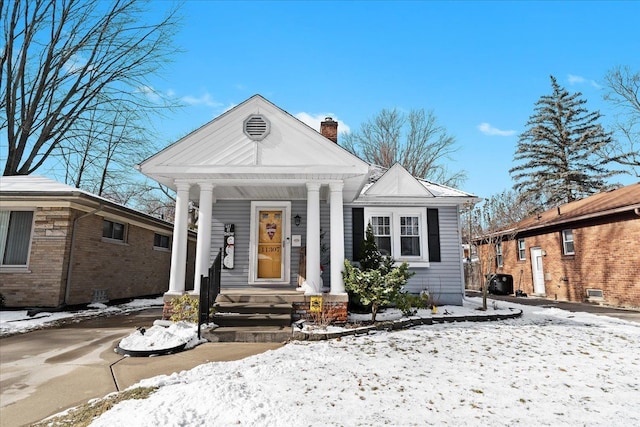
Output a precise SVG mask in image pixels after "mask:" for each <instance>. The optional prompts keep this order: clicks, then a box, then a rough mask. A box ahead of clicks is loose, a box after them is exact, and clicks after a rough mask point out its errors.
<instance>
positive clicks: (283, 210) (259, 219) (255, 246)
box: [249, 202, 291, 285]
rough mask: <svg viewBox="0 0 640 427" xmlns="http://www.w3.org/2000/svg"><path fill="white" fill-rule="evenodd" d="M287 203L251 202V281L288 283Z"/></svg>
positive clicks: (289, 208) (288, 224) (288, 238)
mask: <svg viewBox="0 0 640 427" xmlns="http://www.w3.org/2000/svg"><path fill="white" fill-rule="evenodd" d="M290 212H291V203H290V202H252V203H251V245H250V247H251V253H250V258H251V259H250V262H251V265H250V267H249V269H250V271H249V283H250V284H258V285H259V284H267V285H268V284H273V285H283V284H289V277H290V271H289V265H290V260H291V258H290V254H289V242H290V234H291V224H290V223H289V218H290Z"/></svg>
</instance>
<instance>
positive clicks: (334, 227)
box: [329, 182, 345, 294]
mask: <svg viewBox="0 0 640 427" xmlns="http://www.w3.org/2000/svg"><path fill="white" fill-rule="evenodd" d="M342 187H344V183H343V182H332V183H330V184H329V189H330V190H331V196H330V198H329V201H330V203H331V207H330V209H331V210H330V214H331V216H330V221H331V293H332V294H344V293H345V290H344V280H343V278H342V271H343V270H344V212H343V211H342Z"/></svg>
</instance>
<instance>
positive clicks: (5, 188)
mask: <svg viewBox="0 0 640 427" xmlns="http://www.w3.org/2000/svg"><path fill="white" fill-rule="evenodd" d="M0 191H1V192H3V193H4V192H11V193H78V192H79V193H84V194H87V195H90V196H94V197H97V196H95V195H94V194H91V193H89V192H87V191H84V190H80V189H79V188H75V187H72V186H70V185H67V184H63V183H61V182H58V181H54V180H53V179H49V178H47V177H44V176H39V175H16V176H3V177H1V178H0Z"/></svg>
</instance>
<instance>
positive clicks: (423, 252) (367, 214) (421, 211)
mask: <svg viewBox="0 0 640 427" xmlns="http://www.w3.org/2000/svg"><path fill="white" fill-rule="evenodd" d="M372 217H389V222H390V232H391V236H390V237H391V257H392V258H393V259H395V260H396V261H398V262H403V261H406V262H407V263H408V264H409V266H412V267H428V266H429V247H428V236H427V230H428V228H427V209H426V208H425V207H402V208H391V207H373V208H369V207H365V208H364V221H365V228H366V226H367V225H368V224H370V223H371V219H372ZM402 217H417V218H418V234H417V236H413V235H412V236H404V237H418V238H419V239H420V241H419V244H418V248H419V250H420V255H401V254H402V243H401V242H402V237H403V236H402V235H401V218H402ZM372 225H373V224H372Z"/></svg>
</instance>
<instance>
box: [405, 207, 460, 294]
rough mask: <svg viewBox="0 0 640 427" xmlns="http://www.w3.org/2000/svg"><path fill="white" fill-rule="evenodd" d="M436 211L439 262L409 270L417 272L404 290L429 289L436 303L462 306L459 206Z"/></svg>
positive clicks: (418, 290)
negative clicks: (438, 231)
mask: <svg viewBox="0 0 640 427" xmlns="http://www.w3.org/2000/svg"><path fill="white" fill-rule="evenodd" d="M438 211H439V220H440V254H441V259H442V262H431V263H430V265H429V267H428V268H414V269H412V271H414V272H415V273H416V274H415V276H413V277H412V278H411V279H410V280H409V283H407V290H408V291H409V292H411V293H419V292H421V291H422V290H428V291H429V292H430V294H431V295H436V297H435V298H436V303H437V304H441V305H447V304H453V305H462V293H463V290H464V280H463V277H462V272H461V267H460V266H461V263H462V257H461V255H460V235H459V230H458V209H457V207H456V206H448V207H440V208H438Z"/></svg>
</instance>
